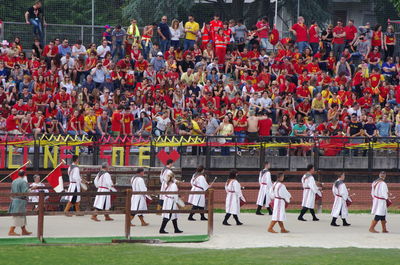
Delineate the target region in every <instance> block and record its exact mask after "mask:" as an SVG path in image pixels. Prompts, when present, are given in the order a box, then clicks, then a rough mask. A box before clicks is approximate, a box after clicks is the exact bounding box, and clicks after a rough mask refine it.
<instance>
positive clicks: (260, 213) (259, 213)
mask: <svg viewBox="0 0 400 265" xmlns="http://www.w3.org/2000/svg"><path fill="white" fill-rule="evenodd" d="M256 215H264V214H263V213H262V212H261V206H260V205H258V206H257V211H256Z"/></svg>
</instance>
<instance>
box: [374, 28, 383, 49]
mask: <svg viewBox="0 0 400 265" xmlns="http://www.w3.org/2000/svg"><path fill="white" fill-rule="evenodd" d="M371 46H372V48H375V47H378V49H382V50H383V48H384V46H383V33H382V26H381V25H379V24H378V25H376V26H375V28H374V31H373V32H372V40H371Z"/></svg>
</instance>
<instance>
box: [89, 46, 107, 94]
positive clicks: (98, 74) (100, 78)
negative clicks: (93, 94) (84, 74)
mask: <svg viewBox="0 0 400 265" xmlns="http://www.w3.org/2000/svg"><path fill="white" fill-rule="evenodd" d="M107 47H108V46H107ZM90 75H91V76H92V77H93V81H94V83H95V84H96V87H99V86H100V85H101V84H102V83H103V82H104V80H105V78H106V71H105V69H104V67H103V66H102V65H101V63H98V64H97V66H96V67H95V68H93V69H92V71H90Z"/></svg>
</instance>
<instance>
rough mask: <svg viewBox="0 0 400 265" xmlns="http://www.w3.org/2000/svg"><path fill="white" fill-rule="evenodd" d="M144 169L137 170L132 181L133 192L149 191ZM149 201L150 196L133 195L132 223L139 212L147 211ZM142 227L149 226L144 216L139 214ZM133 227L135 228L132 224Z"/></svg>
mask: <svg viewBox="0 0 400 265" xmlns="http://www.w3.org/2000/svg"><path fill="white" fill-rule="evenodd" d="M143 177H144V169H143V168H142V167H140V168H138V169H137V170H136V174H135V175H134V176H133V177H132V179H131V185H132V192H145V191H147V187H146V182H145V181H144V178H143ZM147 201H151V197H150V196H149V195H144V194H133V195H132V198H131V222H132V220H133V218H134V217H135V215H136V213H135V212H137V211H147ZM138 217H139V220H140V223H141V225H142V226H148V225H149V224H148V223H146V222H145V221H144V218H143V214H138ZM131 226H135V225H134V224H132V223H131Z"/></svg>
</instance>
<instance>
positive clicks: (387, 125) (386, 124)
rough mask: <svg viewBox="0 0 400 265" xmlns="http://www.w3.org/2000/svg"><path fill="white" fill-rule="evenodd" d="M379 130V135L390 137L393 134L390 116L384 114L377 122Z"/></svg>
mask: <svg viewBox="0 0 400 265" xmlns="http://www.w3.org/2000/svg"><path fill="white" fill-rule="evenodd" d="M376 129H377V130H378V136H381V137H390V136H392V130H391V129H392V123H391V122H390V121H389V120H388V116H387V115H386V114H384V115H383V116H382V120H381V121H379V122H378V123H377V124H376Z"/></svg>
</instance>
